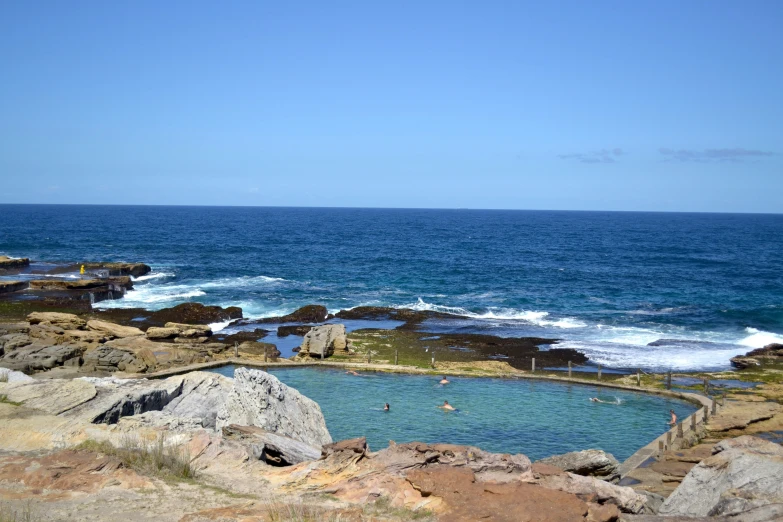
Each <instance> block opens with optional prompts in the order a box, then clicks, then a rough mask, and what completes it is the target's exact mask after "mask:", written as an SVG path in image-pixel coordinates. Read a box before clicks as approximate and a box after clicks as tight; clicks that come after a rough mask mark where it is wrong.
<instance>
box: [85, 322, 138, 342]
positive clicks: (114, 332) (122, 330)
mask: <svg viewBox="0 0 783 522" xmlns="http://www.w3.org/2000/svg"><path fill="white" fill-rule="evenodd" d="M87 329H88V330H92V331H95V332H99V333H102V334H104V335H106V336H108V337H109V338H122V337H137V336H140V335H144V332H142V331H141V330H139V329H138V328H134V327H132V326H121V325H119V324H114V323H110V322H107V321H99V320H97V319H92V320H90V321H87Z"/></svg>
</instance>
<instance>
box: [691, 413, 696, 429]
mask: <svg viewBox="0 0 783 522" xmlns="http://www.w3.org/2000/svg"><path fill="white" fill-rule="evenodd" d="M691 431H692V432H694V433H696V414H695V413H694V414H693V415H691Z"/></svg>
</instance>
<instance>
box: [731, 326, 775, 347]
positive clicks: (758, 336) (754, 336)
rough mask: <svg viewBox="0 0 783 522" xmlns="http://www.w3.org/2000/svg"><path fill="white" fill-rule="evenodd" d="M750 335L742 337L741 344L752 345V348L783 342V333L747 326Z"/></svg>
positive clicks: (746, 329)
mask: <svg viewBox="0 0 783 522" xmlns="http://www.w3.org/2000/svg"><path fill="white" fill-rule="evenodd" d="M745 331H746V332H747V333H749V334H750V335H749V336H747V337H745V338H744V339H742V340H741V341H740V342H739V344H741V345H743V346H750V347H751V348H763V347H764V346H766V345H768V344H772V343H783V335H780V334H776V333H772V332H765V331H763V330H758V329H756V328H745Z"/></svg>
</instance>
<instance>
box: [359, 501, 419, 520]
mask: <svg viewBox="0 0 783 522" xmlns="http://www.w3.org/2000/svg"><path fill="white" fill-rule="evenodd" d="M364 515H367V516H369V517H370V520H375V517H384V518H390V519H392V520H400V521H406V522H407V521H409V520H422V521H429V520H434V516H433V514H432V511H430V510H428V509H417V510H415V511H413V510H411V509H407V508H399V507H394V506H392V504H391V499H390V498H389V497H380V498H379V499H378V500H376V501H375V502H373V503H371V504H366V505H365V506H364Z"/></svg>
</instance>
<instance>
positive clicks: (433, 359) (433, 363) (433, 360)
mask: <svg viewBox="0 0 783 522" xmlns="http://www.w3.org/2000/svg"><path fill="white" fill-rule="evenodd" d="M432 367H433V368H435V356H434V355H433V356H432Z"/></svg>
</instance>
